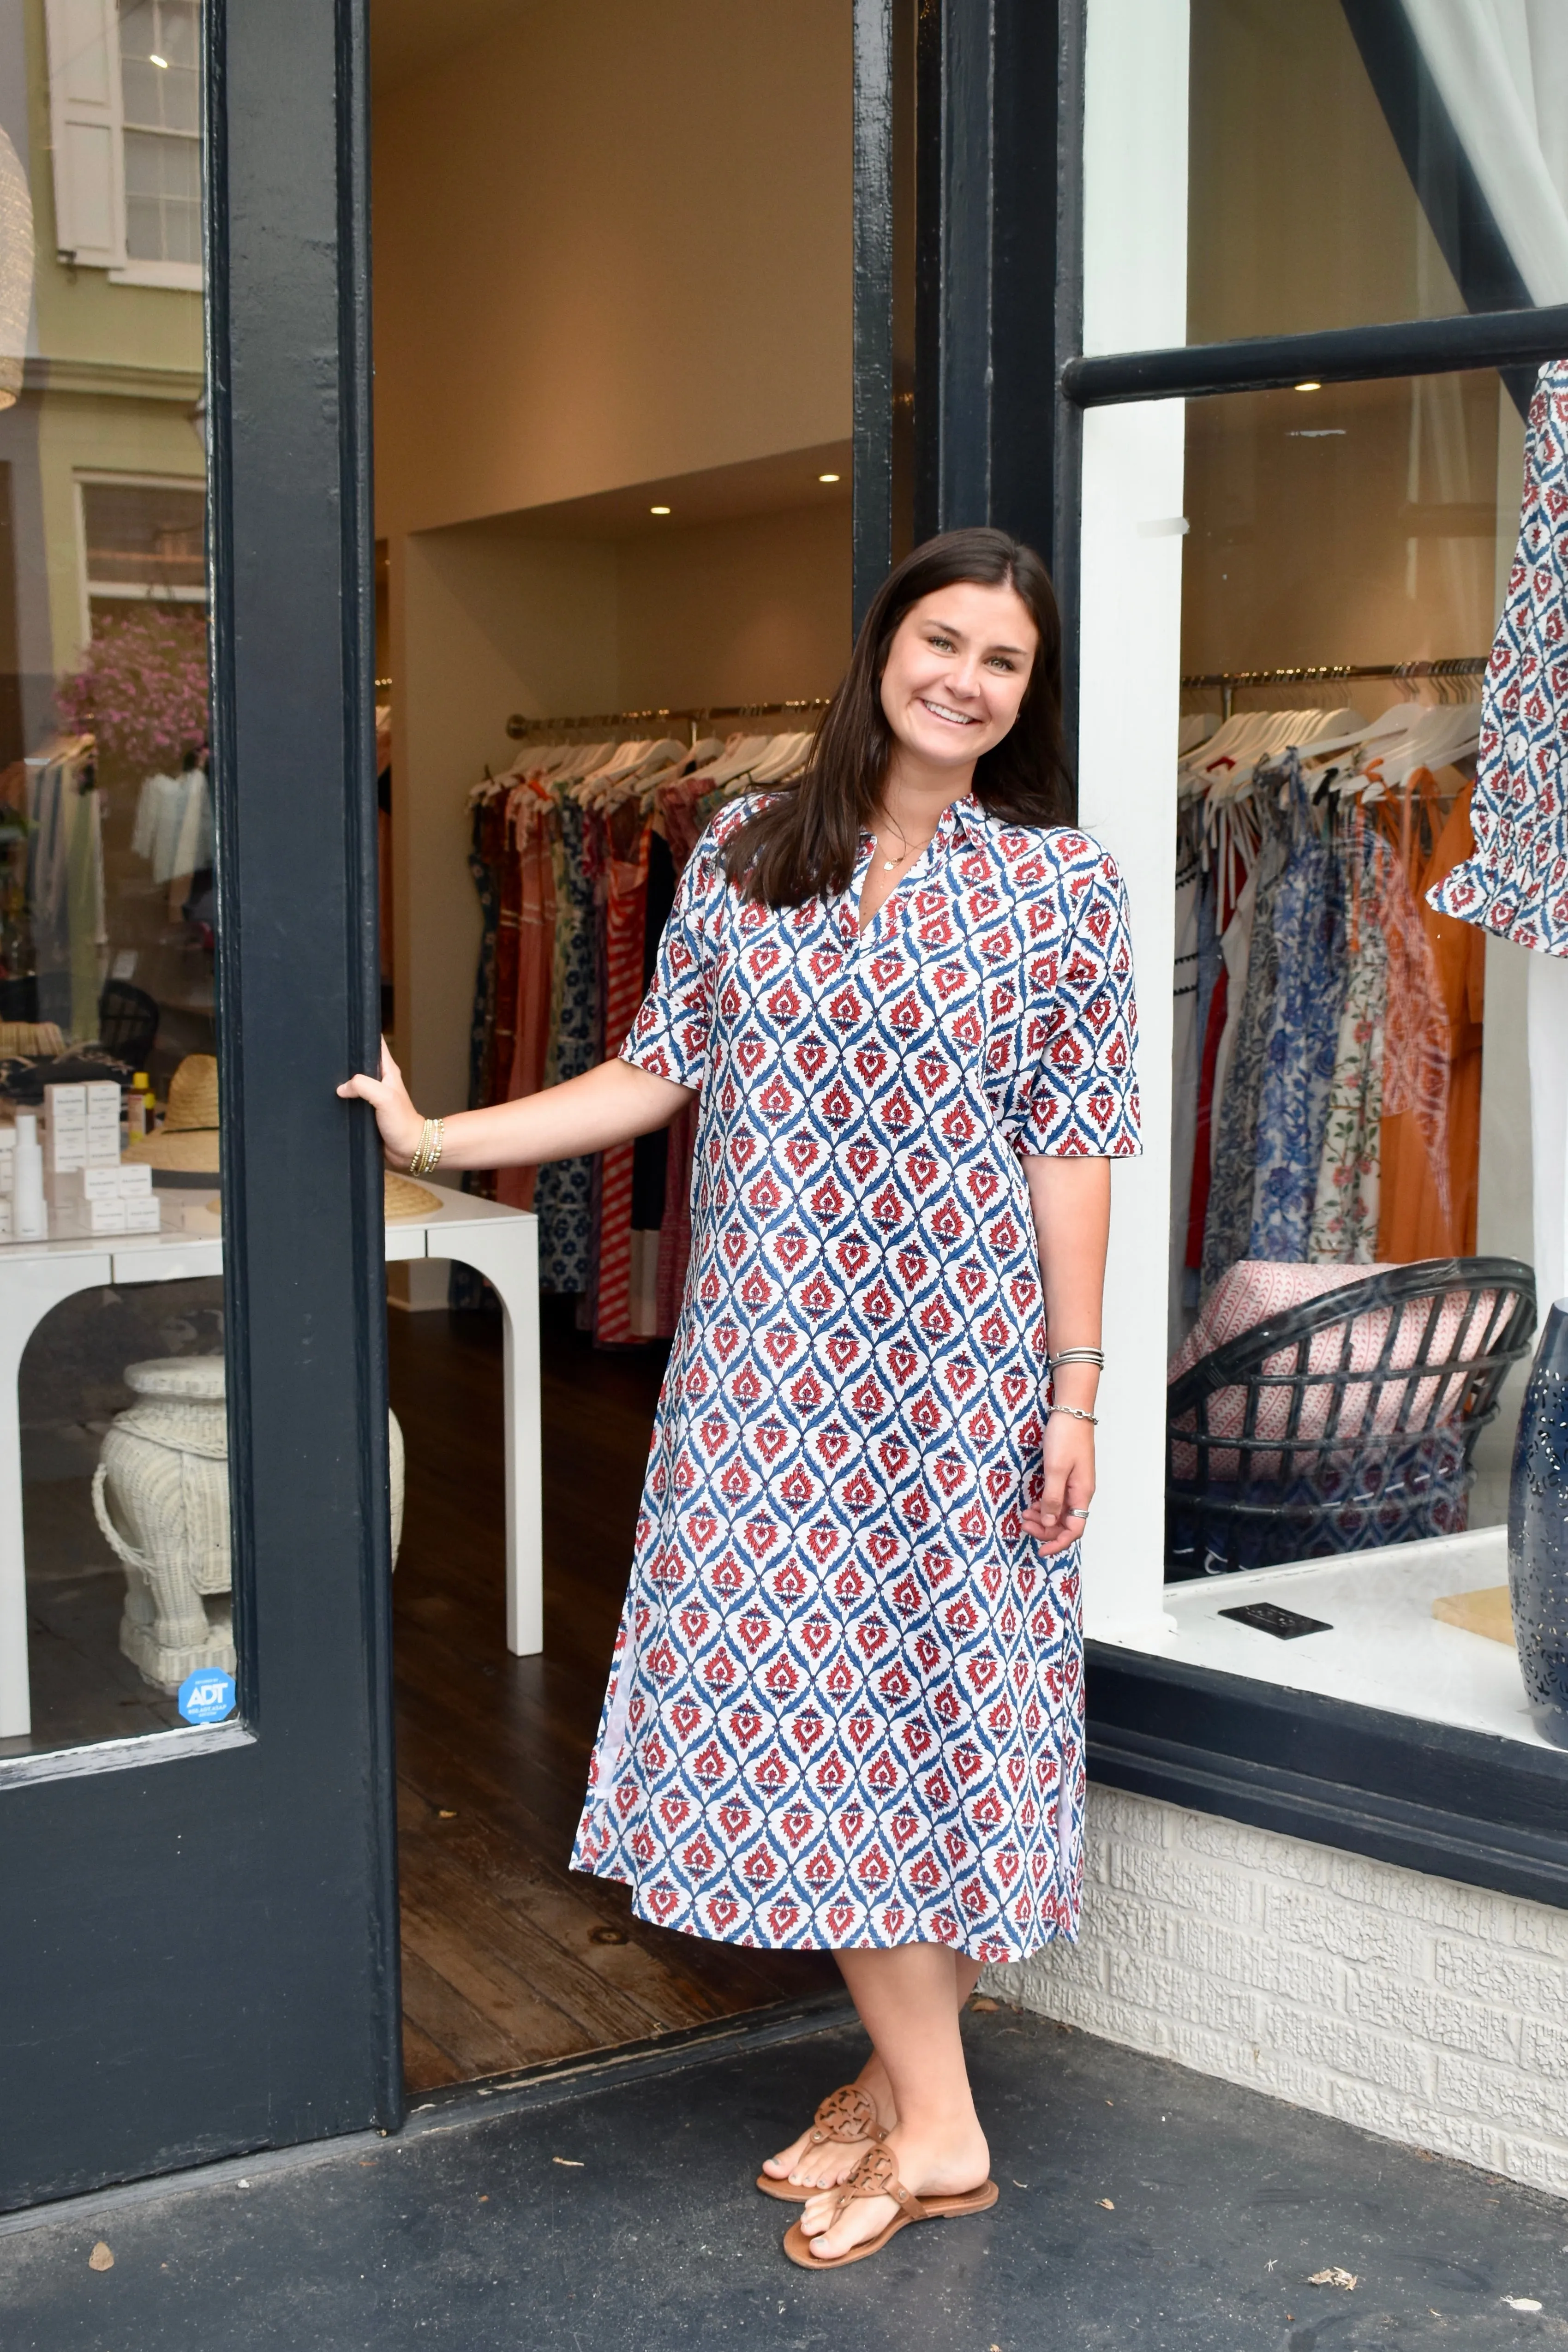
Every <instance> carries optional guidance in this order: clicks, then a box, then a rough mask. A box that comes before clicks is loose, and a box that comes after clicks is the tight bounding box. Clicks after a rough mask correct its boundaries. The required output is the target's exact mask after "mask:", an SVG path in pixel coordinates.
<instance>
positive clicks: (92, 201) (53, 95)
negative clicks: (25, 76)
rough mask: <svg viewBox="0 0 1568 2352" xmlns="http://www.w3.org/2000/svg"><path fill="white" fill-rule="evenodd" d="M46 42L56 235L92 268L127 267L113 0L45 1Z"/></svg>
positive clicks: (64, 251)
mask: <svg viewBox="0 0 1568 2352" xmlns="http://www.w3.org/2000/svg"><path fill="white" fill-rule="evenodd" d="M44 5H45V10H46V14H47V22H48V35H49V121H50V126H51V129H52V131H53V135H54V162H55V225H56V226H55V235H56V242H57V244H58V247H59V249H60V251H61V253H62V254H69V255H71V256H73V257H75V259H76V260H77V261H78V262H79V263H82V264H85V265H86V266H88V267H89V268H94V269H119V268H123V267H124V263H125V171H124V153H123V142H122V140H121V100H120V19H119V10H118V8H117V6H116V5H115V0H44Z"/></svg>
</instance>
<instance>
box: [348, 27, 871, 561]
mask: <svg viewBox="0 0 1568 2352" xmlns="http://www.w3.org/2000/svg"><path fill="white" fill-rule="evenodd" d="M850 30H851V11H850V6H849V0H790V5H788V6H787V7H781V6H779V5H776V0H661V5H658V6H657V7H655V6H650V5H648V0H594V5H592V6H591V7H561V6H559V5H551V4H550V0H523V5H519V6H518V7H517V9H516V10H515V11H514V12H513V14H512V16H510V19H509V21H508V22H506V23H505V24H504V25H502V26H500V29H499V30H497V31H496V32H494V33H493V34H492V35H490V36H489V37H488V38H487V39H485V40H482V41H481V42H479V44H478V45H476V46H475V47H469V48H466V49H462V50H459V51H458V54H457V55H456V56H454V57H451V58H448V59H447V61H446V62H445V63H444V64H443V65H441V66H440V67H439V68H437V69H434V70H427V71H426V72H423V73H421V74H420V75H418V76H417V77H416V79H414V80H413V81H411V82H409V83H407V84H405V86H404V87H402V88H401V89H393V90H391V91H388V92H385V93H384V94H383V95H382V96H380V97H379V98H378V100H377V105H376V114H375V139H374V153H375V180H374V206H375V213H374V226H375V288H374V293H375V358H376V419H375V425H376V476H377V505H378V515H379V525H380V528H381V529H382V530H383V531H384V532H386V533H387V534H388V535H395V534H396V533H398V532H400V531H403V530H418V529H423V528H427V527H429V526H430V525H432V524H436V523H446V522H452V521H457V520H468V519H471V518H473V517H476V516H480V515H488V514H496V513H501V512H506V511H509V510H511V509H518V508H523V507H532V506H539V505H544V504H549V503H551V502H552V501H554V500H556V499H569V498H577V497H583V496H586V495H590V494H592V493H594V492H596V491H599V490H602V489H605V488H608V487H609V486H611V485H613V484H616V483H625V482H640V481H645V480H649V479H653V478H658V477H662V476H665V475H671V474H683V473H689V472H693V471H696V470H699V469H700V468H703V467H712V466H719V465H724V464H728V463H731V462H733V461H735V460H739V459H744V458H748V457H755V456H758V455H760V454H762V453H763V452H765V451H769V450H775V449H791V448H804V447H806V446H812V445H814V444H816V443H818V442H823V441H831V440H836V439H838V438H841V437H842V436H844V435H846V434H847V433H848V431H849V429H850V384H851V359H850V228H851V223H850V169H851V152H850V136H851V122H850V102H851V90H852V70H851V53H850Z"/></svg>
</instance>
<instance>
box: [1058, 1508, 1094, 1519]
mask: <svg viewBox="0 0 1568 2352" xmlns="http://www.w3.org/2000/svg"><path fill="white" fill-rule="evenodd" d="M1062 1517H1063V1518H1064V1519H1087V1518H1088V1517H1089V1513H1088V1512H1087V1511H1070V1510H1066V1509H1064V1510H1063V1512H1062Z"/></svg>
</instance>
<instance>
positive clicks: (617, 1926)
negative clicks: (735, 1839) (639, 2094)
mask: <svg viewBox="0 0 1568 2352" xmlns="http://www.w3.org/2000/svg"><path fill="white" fill-rule="evenodd" d="M545 1308H546V1313H545V1329H544V1334H543V1363H544V1375H543V1425H544V1426H543V1435H544V1643H545V1646H544V1654H543V1656H542V1657H539V1658H513V1657H511V1656H510V1654H509V1653H508V1651H507V1648H506V1640H505V1602H504V1592H503V1584H502V1574H501V1570H502V1557H503V1553H502V1545H503V1529H502V1486H501V1415H500V1325H499V1321H498V1319H497V1318H494V1317H487V1316H483V1315H478V1314H468V1315H445V1314H417V1315H410V1314H405V1313H401V1312H399V1311H397V1310H394V1311H393V1312H392V1314H391V1316H390V1318H389V1321H390V1326H391V1355H392V1398H393V1403H394V1406H395V1410H396V1412H397V1415H398V1419H399V1421H400V1422H401V1423H402V1424H403V1432H404V1439H405V1445H406V1448H407V1457H408V1500H407V1507H406V1512H405V1521H404V1535H403V1549H402V1551H401V1553H400V1555H399V1559H398V1565H397V1575H396V1580H395V1622H396V1681H397V1750H398V1821H399V1853H400V1860H401V1865H402V1880H403V2007H404V2052H405V2065H406V2069H407V2076H408V2084H409V2088H410V2090H411V2091H412V2092H418V2091H421V2090H427V2089H430V2088H432V2087H434V2086H435V2085H436V2084H443V2083H451V2082H458V2081H465V2080H467V2079H468V2078H469V2077H471V2076H474V2075H477V2074H499V2073H501V2072H504V2071H505V2070H507V2069H508V2068H510V2067H515V2066H521V2065H527V2064H530V2063H533V2062H534V2061H536V2060H539V2059H544V2058H556V2057H562V2056H565V2055H567V2054H569V2053H573V2052H576V2051H582V2050H591V2049H595V2048H603V2047H605V2046H607V2045H612V2044H614V2043H616V2042H629V2041H636V2040H639V2039H641V2038H642V2037H643V2036H645V2035H647V2034H650V2033H656V2032H660V2031H661V2030H666V2029H668V2028H670V2027H674V2026H683V2025H694V2024H697V2023H700V2021H703V2020H704V2019H708V2018H713V2017H723V2016H729V2015H732V2014H733V2013H734V2012H735V2011H740V2010H746V2009H756V2008H759V2007H761V2006H763V2004H765V2003H767V2002H769V2001H773V2000H783V1999H786V1998H788V1997H789V1996H791V1995H797V1994H799V1993H802V1992H805V1991H811V1990H816V1989H818V1988H819V1987H822V1986H825V1985H828V1984H833V1983H837V1972H836V1971H835V1969H834V1968H833V1964H832V1962H831V1961H830V1960H829V1959H827V1958H826V1957H825V1956H823V1957H819V1956H817V1955H814V1954H804V1953H766V1952H745V1951H742V1950H740V1949H738V1948H735V1947H733V1946H730V1945H724V1944H710V1943H703V1942H700V1940H699V1939H697V1938H696V1937H689V1936H678V1935H675V1934H673V1933H671V1932H669V1931H668V1929H665V1928H661V1927H648V1926H647V1925H645V1924H644V1922H643V1921H641V1920H639V1919H635V1918H634V1917H633V1916H632V1912H631V1904H630V1898H629V1896H628V1895H627V1893H626V1889H625V1888H624V1887H622V1886H618V1885H613V1884H611V1883H610V1882H609V1881H606V1880H601V1879H595V1878H584V1877H580V1876H574V1875H573V1874H570V1873H569V1872H568V1869H567V1866H566V1865H567V1857H568V1855H569V1853H570V1852H571V1846H572V1837H573V1832H574V1830H575V1828H576V1825H577V1816H578V1813H579V1811H580V1809H581V1806H582V1801H583V1790H584V1782H585V1780H586V1777H587V1767H588V1755H589V1750H590V1748H591V1746H592V1743H593V1738H594V1732H595V1727H596V1726H597V1723H598V1717H599V1708H600V1706H601V1703H602V1701H603V1698H604V1691H605V1675H606V1672H607V1669H608V1664H609V1657H610V1652H611V1648H612V1646H613V1644H614V1642H615V1634H616V1622H617V1619H618V1616H619V1612H620V1605H621V1601H622V1599H623V1597H624V1595H625V1591H626V1573H627V1569H628V1566H629V1563H630V1559H631V1549H632V1533H633V1528H634V1526H635V1523H636V1518H637V1498H638V1495H639V1493H640V1490H641V1485H642V1474H643V1468H644V1465H645V1463H646V1460H647V1444H648V1433H649V1430H650V1428H651V1426H652V1421H653V1409H654V1403H655V1400H656V1398H657V1396H658V1381H659V1376H660V1372H661V1370H662V1354H663V1351H662V1350H661V1349H647V1350H643V1349H638V1350H633V1351H628V1352H626V1353H625V1354H608V1353H603V1352H598V1351H595V1349H593V1348H592V1347H590V1346H589V1344H588V1342H587V1341H586V1340H585V1339H583V1338H581V1337H580V1336H579V1335H578V1333H577V1332H576V1331H575V1330H574V1329H573V1328H572V1327H571V1324H570V1321H569V1319H568V1318H566V1316H565V1315H563V1313H562V1312H561V1309H560V1307H559V1306H558V1304H557V1302H554V1301H550V1300H547V1301H546V1302H545Z"/></svg>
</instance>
